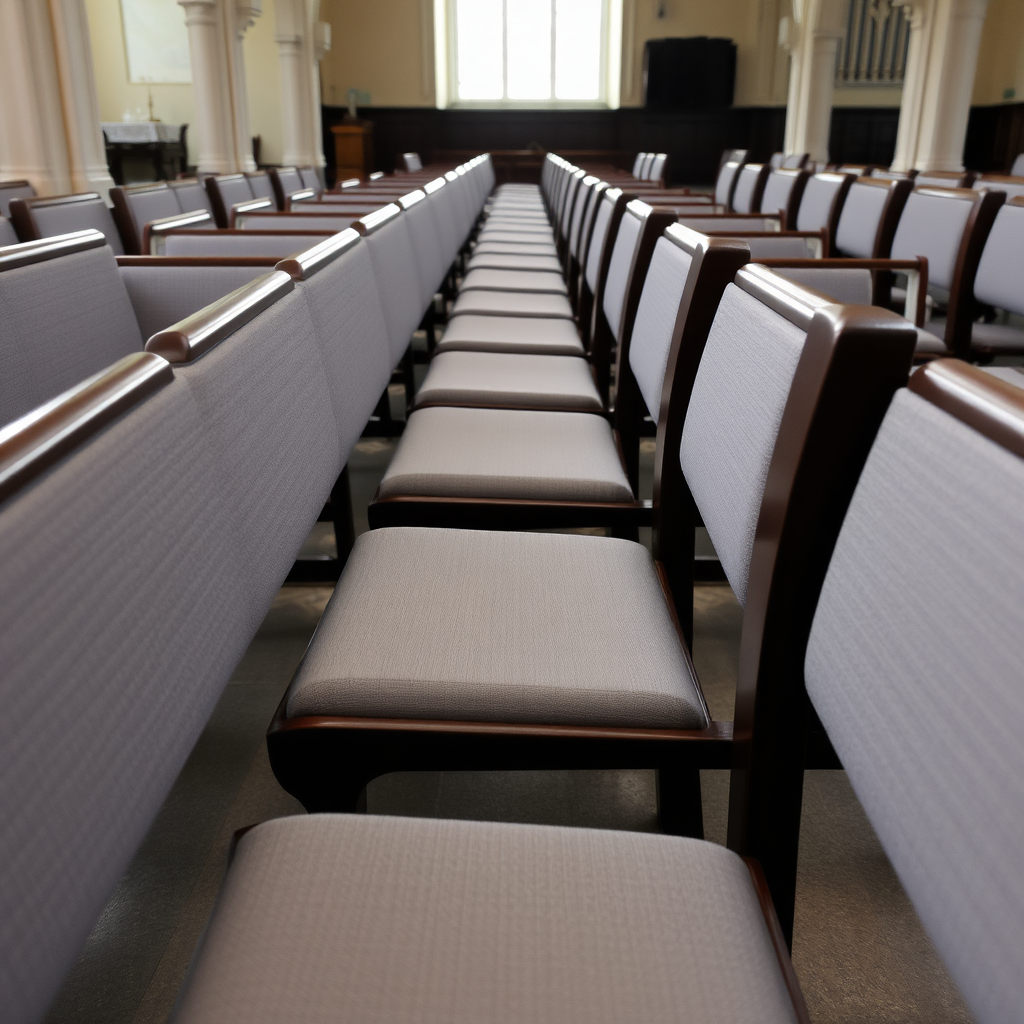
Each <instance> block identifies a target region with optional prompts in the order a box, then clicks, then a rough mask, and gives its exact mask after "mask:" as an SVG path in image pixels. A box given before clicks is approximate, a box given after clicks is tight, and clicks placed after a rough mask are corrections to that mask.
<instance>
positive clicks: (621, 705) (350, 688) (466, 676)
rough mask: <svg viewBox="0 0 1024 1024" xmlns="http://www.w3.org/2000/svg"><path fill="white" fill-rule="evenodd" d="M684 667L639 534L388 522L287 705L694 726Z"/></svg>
mask: <svg viewBox="0 0 1024 1024" xmlns="http://www.w3.org/2000/svg"><path fill="white" fill-rule="evenodd" d="M534 415H539V414H534ZM397 637H408V638H415V639H410V641H409V642H406V643H402V642H396V638H397ZM689 666H690V662H689V659H688V658H687V656H686V653H685V651H684V649H683V646H682V643H681V641H680V639H679V636H678V634H677V632H676V629H675V626H674V625H673V623H672V618H671V615H670V613H669V610H668V606H667V605H666V603H665V598H664V594H663V592H662V589H661V584H660V583H659V582H658V575H657V572H656V570H655V568H654V562H653V560H652V559H651V556H650V554H649V553H648V552H647V549H646V548H644V547H643V546H642V545H640V544H636V543H633V542H632V541H623V540H616V539H613V538H610V537H587V536H579V535H575V534H552V533H510V532H506V531H493V532H492V531H486V530H436V529H424V528H417V527H390V528H384V529H380V530H372V531H370V532H369V533H366V534H363V535H362V536H361V537H360V538H359V539H358V540H357V541H356V545H355V548H354V549H353V551H352V554H351V555H350V556H349V561H348V564H347V565H346V567H345V572H344V574H343V576H342V578H341V581H340V582H339V583H338V587H337V589H336V590H335V592H334V595H333V596H332V597H331V600H330V602H329V604H328V606H327V608H326V610H325V611H324V615H323V618H322V619H321V621H320V624H319V626H318V627H317V632H316V634H315V635H314V637H313V640H312V641H311V643H310V646H309V648H308V649H307V651H306V655H305V658H304V659H303V664H302V667H301V668H300V669H299V671H298V672H297V673H296V676H295V680H294V682H293V683H292V686H291V688H290V690H289V694H288V699H287V705H286V707H287V714H288V717H289V718H296V717H302V716H304V715H354V716H358V717H368V718H416V719H426V720H461V721H488V722H527V723H530V722H532V723H539V722H546V723H557V724H577V725H615V726H634V727H637V728H643V727H648V726H649V727H652V728H654V727H665V728H681V729H691V728H692V729H699V728H703V727H704V726H705V725H706V724H707V714H706V712H705V710H704V705H703V701H702V698H701V696H700V693H699V691H698V689H697V686H696V683H695V682H694V679H693V674H692V670H691V668H690V667H689Z"/></svg>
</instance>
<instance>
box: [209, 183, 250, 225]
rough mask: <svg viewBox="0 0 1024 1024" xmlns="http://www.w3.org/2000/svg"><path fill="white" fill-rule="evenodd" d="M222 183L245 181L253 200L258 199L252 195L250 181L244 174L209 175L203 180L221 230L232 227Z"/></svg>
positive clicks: (214, 217)
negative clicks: (221, 186)
mask: <svg viewBox="0 0 1024 1024" xmlns="http://www.w3.org/2000/svg"><path fill="white" fill-rule="evenodd" d="M222 181H244V182H245V187H246V188H247V189H249V194H250V196H252V198H253V199H255V198H256V197H255V196H253V195H252V187H251V186H250V185H249V179H248V178H247V177H246V176H245V175H244V174H241V173H239V174H209V175H206V176H205V177H204V178H203V187H204V188H205V189H206V194H207V195H208V196H209V197H210V205H211V206H212V207H213V219H214V220H215V221H216V222H217V227H219V228H229V227H231V226H232V225H231V210H230V209H229V208H228V206H227V204H226V203H225V202H224V196H223V195H221V191H220V183H221V182H222Z"/></svg>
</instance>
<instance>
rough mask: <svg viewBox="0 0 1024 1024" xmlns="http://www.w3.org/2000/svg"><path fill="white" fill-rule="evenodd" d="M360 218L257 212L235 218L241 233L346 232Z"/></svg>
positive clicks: (353, 214)
mask: <svg viewBox="0 0 1024 1024" xmlns="http://www.w3.org/2000/svg"><path fill="white" fill-rule="evenodd" d="M359 217H360V214H359V213H350V214H345V213H337V214H336V213H324V214H319V215H318V214H312V215H311V214H308V213H294V214H293V213H276V212H274V211H269V210H257V211H255V212H253V213H240V214H238V215H237V216H236V217H235V227H236V228H237V229H238V230H239V231H344V230H345V228H350V227H351V226H352V224H353V222H354V221H356V220H358V219H359Z"/></svg>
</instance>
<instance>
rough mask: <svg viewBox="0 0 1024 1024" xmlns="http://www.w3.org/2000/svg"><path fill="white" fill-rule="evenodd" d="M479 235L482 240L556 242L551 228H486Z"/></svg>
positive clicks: (520, 243) (518, 243) (524, 243)
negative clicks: (542, 229) (535, 229)
mask: <svg viewBox="0 0 1024 1024" xmlns="http://www.w3.org/2000/svg"><path fill="white" fill-rule="evenodd" d="M479 237H480V241H481V242H513V243H516V244H517V245H553V244H554V236H553V235H552V233H551V231H550V230H545V231H521V230H514V229H512V228H497V227H495V228H484V229H483V231H481V232H480V236H479Z"/></svg>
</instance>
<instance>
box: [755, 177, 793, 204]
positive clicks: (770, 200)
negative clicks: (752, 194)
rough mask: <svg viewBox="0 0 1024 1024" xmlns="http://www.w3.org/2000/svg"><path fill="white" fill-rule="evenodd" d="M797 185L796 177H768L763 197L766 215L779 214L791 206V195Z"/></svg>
mask: <svg viewBox="0 0 1024 1024" xmlns="http://www.w3.org/2000/svg"><path fill="white" fill-rule="evenodd" d="M795 184H796V177H795V176H793V175H790V174H776V173H775V172H774V171H773V172H772V173H771V174H769V175H768V180H767V181H766V182H765V186H764V195H763V196H761V209H762V210H763V211H764V212H765V213H778V212H779V210H785V209H786V207H787V206H788V205H789V195H790V193H791V192H792V191H793V186H794V185H795Z"/></svg>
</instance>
